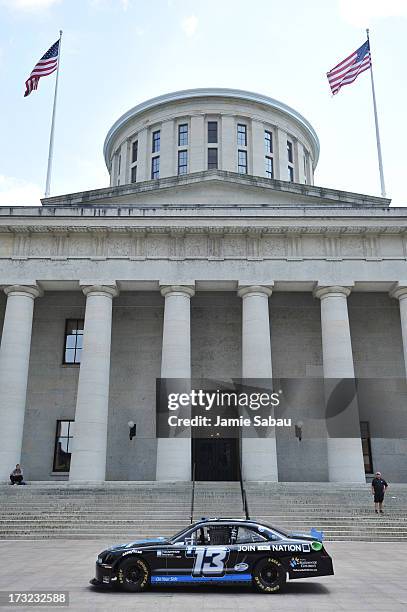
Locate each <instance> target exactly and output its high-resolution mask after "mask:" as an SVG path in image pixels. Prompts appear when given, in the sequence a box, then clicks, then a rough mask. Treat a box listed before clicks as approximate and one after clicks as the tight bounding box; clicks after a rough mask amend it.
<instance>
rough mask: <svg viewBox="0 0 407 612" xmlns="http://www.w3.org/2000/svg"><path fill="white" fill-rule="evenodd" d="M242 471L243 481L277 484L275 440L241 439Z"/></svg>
mask: <svg viewBox="0 0 407 612" xmlns="http://www.w3.org/2000/svg"><path fill="white" fill-rule="evenodd" d="M242 471H243V474H242V476H243V479H244V480H255V481H256V480H257V481H259V480H261V481H268V482H278V468H277V448H276V439H275V438H260V439H259V438H243V439H242Z"/></svg>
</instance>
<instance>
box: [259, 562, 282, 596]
mask: <svg viewBox="0 0 407 612" xmlns="http://www.w3.org/2000/svg"><path fill="white" fill-rule="evenodd" d="M285 580H286V572H285V569H284V567H283V566H282V565H281V563H280V562H279V561H277V559H272V558H271V557H266V558H265V559H261V560H260V561H259V562H258V563H257V565H256V567H255V568H254V570H253V584H254V586H255V587H256V589H257V590H258V591H261V592H262V593H277V592H278V591H280V589H281V588H282V587H283V586H284V584H285Z"/></svg>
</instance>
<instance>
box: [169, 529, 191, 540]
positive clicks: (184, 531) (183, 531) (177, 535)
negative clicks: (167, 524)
mask: <svg viewBox="0 0 407 612" xmlns="http://www.w3.org/2000/svg"><path fill="white" fill-rule="evenodd" d="M192 528H193V525H189V526H188V527H184V529H181V531H179V532H178V533H176V534H175V535H173V536H172V537H171V538H169V541H170V542H175V540H178V539H179V538H180V537H181V536H182V535H184V533H187V532H188V531H190V530H191V529H192Z"/></svg>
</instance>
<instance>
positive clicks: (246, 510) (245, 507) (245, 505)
mask: <svg viewBox="0 0 407 612" xmlns="http://www.w3.org/2000/svg"><path fill="white" fill-rule="evenodd" d="M239 481H240V492H241V494H242V504H243V512H244V515H245V517H246V519H247V520H249V519H250V515H249V505H248V503H247V495H246V490H245V488H244V486H243V476H242V460H241V459H240V461H239Z"/></svg>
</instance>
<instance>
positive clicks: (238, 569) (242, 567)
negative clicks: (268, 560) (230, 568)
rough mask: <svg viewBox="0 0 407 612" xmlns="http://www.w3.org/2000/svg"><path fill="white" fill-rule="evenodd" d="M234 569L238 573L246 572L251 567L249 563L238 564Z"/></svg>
mask: <svg viewBox="0 0 407 612" xmlns="http://www.w3.org/2000/svg"><path fill="white" fill-rule="evenodd" d="M234 569H235V571H236V572H244V571H245V570H247V569H249V566H248V565H247V563H237V564H236V565H235V567H234Z"/></svg>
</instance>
